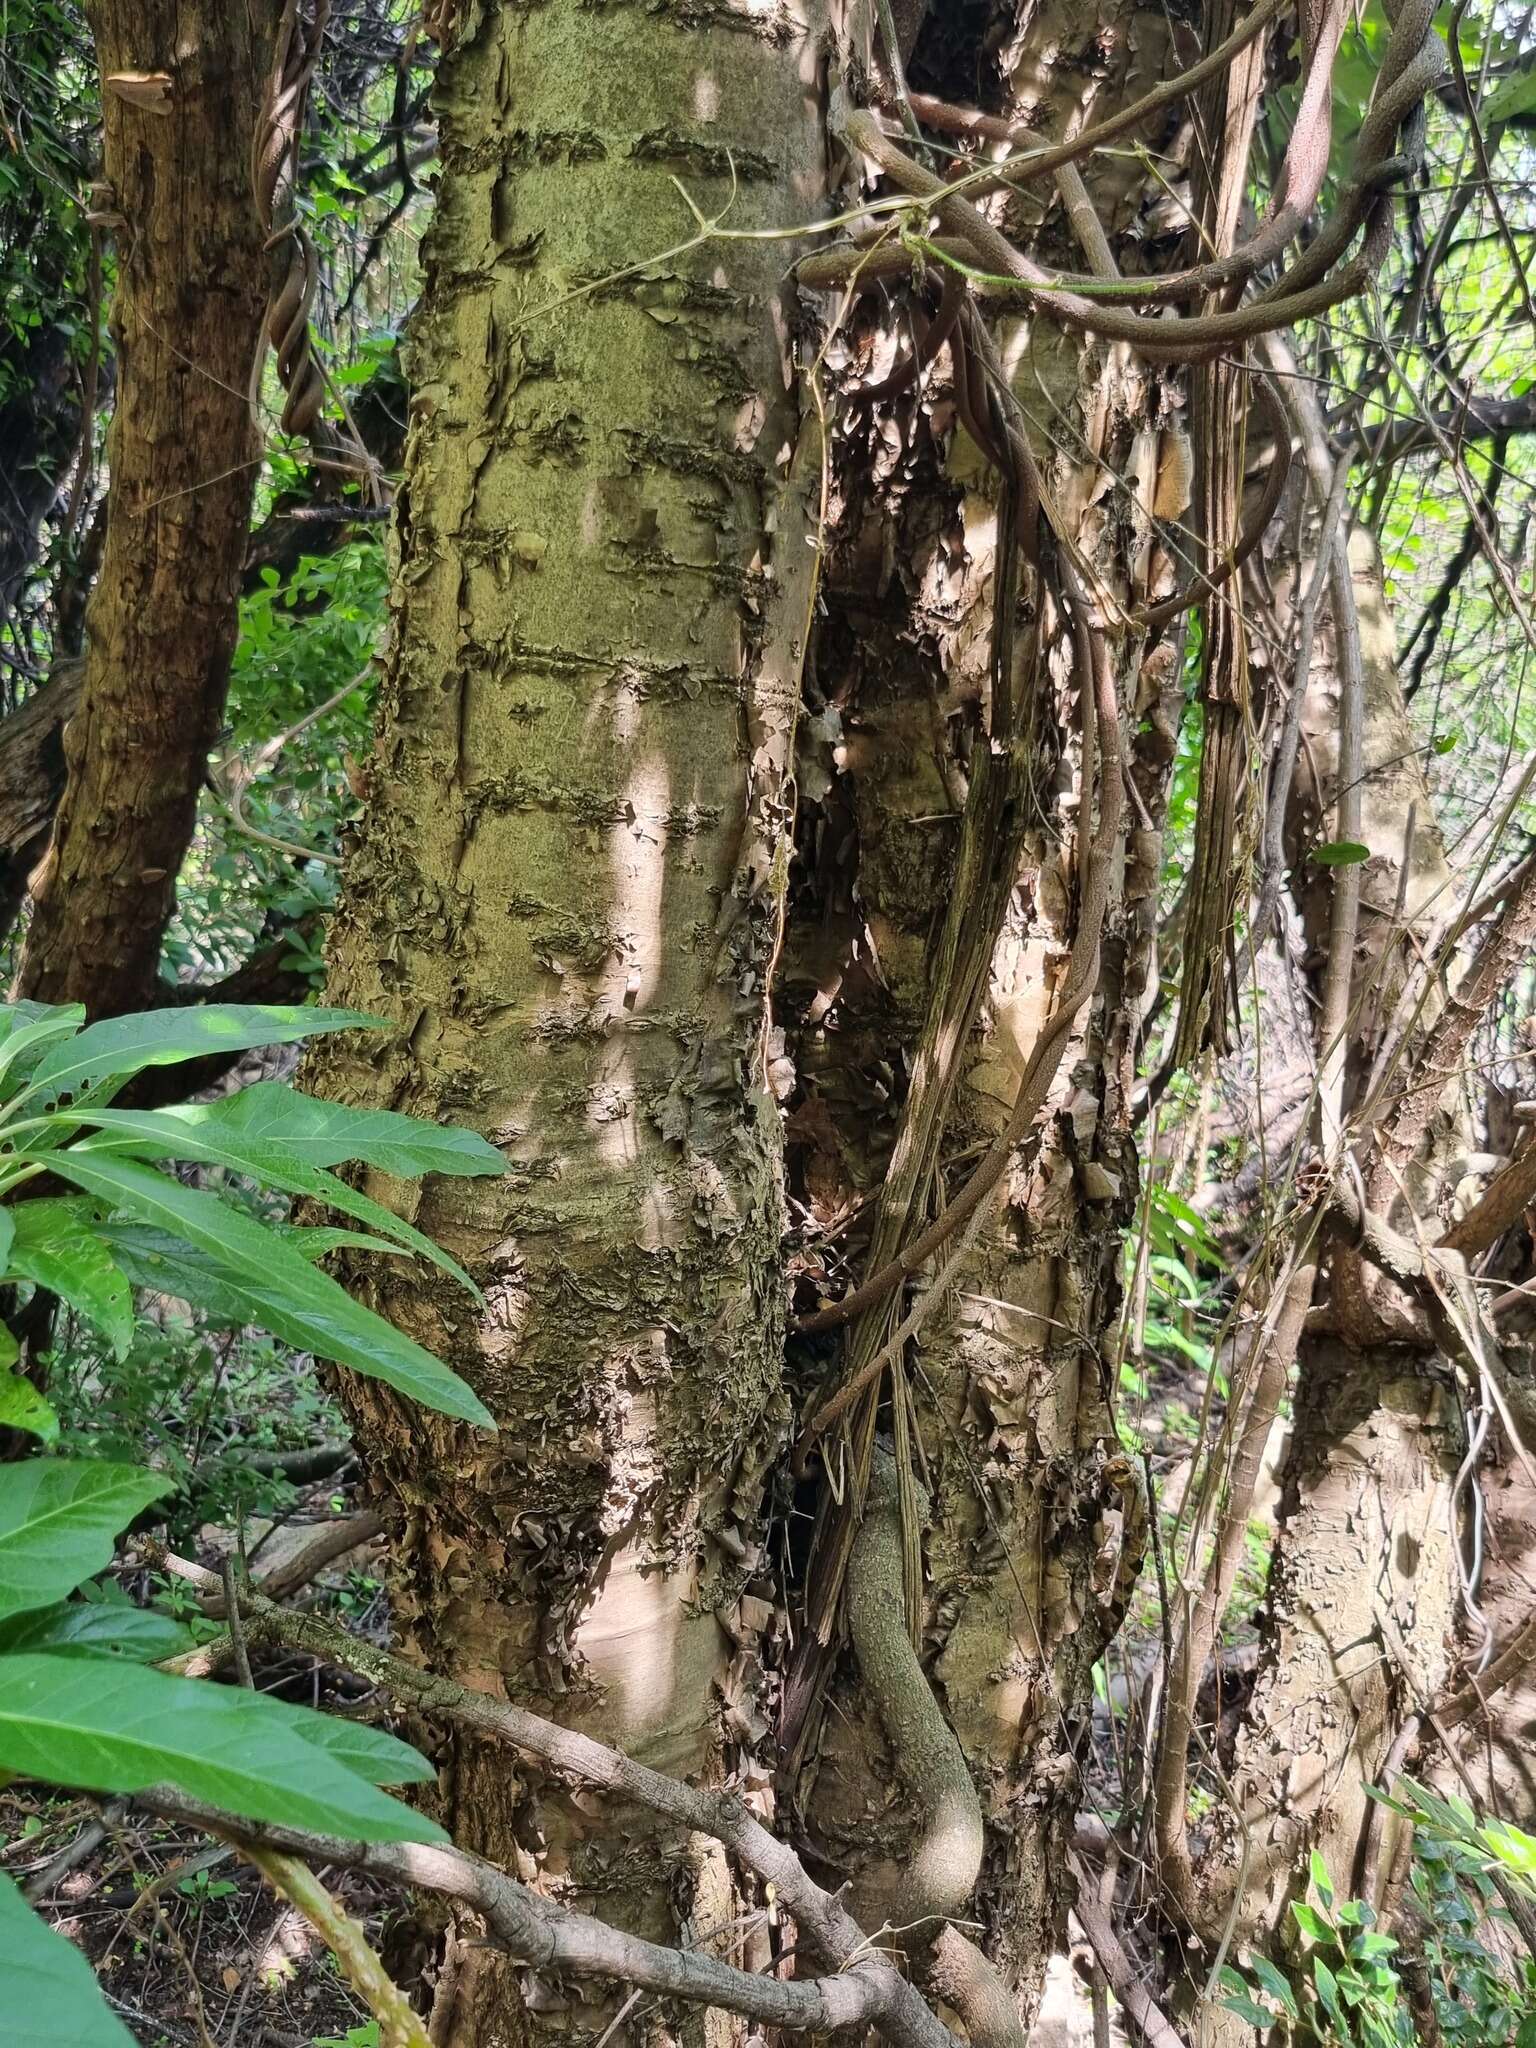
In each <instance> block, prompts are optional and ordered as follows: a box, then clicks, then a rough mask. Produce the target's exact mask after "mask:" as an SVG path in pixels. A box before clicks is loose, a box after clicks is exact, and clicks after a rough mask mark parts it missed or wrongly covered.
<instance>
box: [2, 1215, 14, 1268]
mask: <svg viewBox="0 0 1536 2048" xmlns="http://www.w3.org/2000/svg"><path fill="white" fill-rule="evenodd" d="M15 1235H16V1217H15V1212H14V1211H13V1210H11V1209H8V1208H7V1209H0V1274H4V1273H5V1262H6V1260H7V1259H8V1258H9V1256H10V1250H11V1239H12V1238H13V1237H14V1236H15Z"/></svg>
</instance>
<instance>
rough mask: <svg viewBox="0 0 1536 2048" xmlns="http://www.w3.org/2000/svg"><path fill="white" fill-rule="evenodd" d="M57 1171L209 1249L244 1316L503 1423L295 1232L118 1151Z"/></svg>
mask: <svg viewBox="0 0 1536 2048" xmlns="http://www.w3.org/2000/svg"><path fill="white" fill-rule="evenodd" d="M55 1169H56V1171H57V1172H58V1173H59V1174H60V1175H62V1176H63V1178H64V1179H66V1180H71V1181H73V1182H74V1183H75V1185H76V1186H77V1187H82V1188H85V1189H86V1190H87V1191H88V1192H89V1193H91V1194H96V1195H102V1196H104V1197H106V1198H107V1199H108V1200H110V1201H113V1202H115V1203H116V1204H117V1205H118V1207H120V1208H122V1209H125V1210H127V1211H129V1212H130V1213H131V1214H133V1215H135V1216H137V1217H139V1218H141V1219H142V1220H143V1221H144V1222H146V1223H152V1224H154V1225H155V1226H156V1227H157V1228H159V1229H162V1230H169V1231H170V1232H171V1233H172V1234H173V1235H174V1236H176V1237H179V1238H182V1239H184V1240H185V1241H186V1242H187V1243H188V1244H190V1245H192V1246H193V1247H194V1248H195V1249H196V1250H198V1251H200V1252H202V1253H203V1254H204V1255H205V1257H206V1258H207V1259H209V1260H211V1261H212V1264H213V1267H214V1269H215V1270H214V1272H213V1273H212V1275H211V1276H210V1277H211V1278H212V1280H213V1281H214V1282H215V1284H216V1285H217V1286H218V1287H219V1288H220V1289H221V1290H222V1291H224V1292H225V1293H226V1294H227V1295H229V1296H231V1297H233V1296H236V1295H238V1296H240V1297H243V1299H244V1303H245V1313H244V1314H243V1316H242V1318H241V1319H242V1320H243V1321H246V1322H253V1323H260V1324H261V1326H262V1327H263V1329H267V1330H270V1331H271V1333H272V1335H273V1336H274V1337H279V1338H281V1339H282V1341H283V1342H284V1343H285V1344H293V1345H295V1346H296V1347H297V1348H298V1349H300V1350H302V1351H313V1352H315V1353H317V1354H318V1355H319V1356H320V1357H321V1358H330V1359H334V1360H335V1361H336V1363H337V1364H338V1365H347V1366H350V1367H351V1368H352V1370H353V1371H354V1372H360V1373H364V1374H366V1375H368V1377H370V1378H372V1379H380V1380H383V1381H385V1382H386V1383H387V1384H388V1385H389V1386H392V1387H397V1388H398V1389H399V1390H400V1392H401V1393H402V1394H409V1395H410V1396H411V1398H412V1399H413V1400H415V1401H420V1402H421V1403H422V1405H423V1406H424V1407H427V1408H436V1409H438V1410H440V1411H441V1412H442V1413H443V1414H444V1415H454V1416H457V1417H458V1418H459V1419H460V1420H461V1421H464V1422H476V1423H479V1424H481V1425H482V1427H484V1428H488V1429H494V1428H495V1423H494V1422H493V1421H492V1418H491V1415H490V1412H489V1410H488V1409H487V1408H486V1407H485V1405H484V1403H483V1402H481V1401H480V1400H479V1398H478V1397H477V1396H476V1395H475V1394H474V1393H473V1392H472V1391H471V1389H470V1388H469V1387H467V1386H466V1385H465V1384H464V1382H463V1380H461V1379H460V1378H459V1376H458V1374H457V1373H455V1372H450V1371H449V1369H448V1367H447V1366H446V1365H444V1364H443V1363H442V1361H441V1360H440V1359H436V1358H434V1357H433V1356H432V1354H431V1352H430V1351H424V1350H423V1349H422V1348H421V1346H420V1345H419V1344H415V1343H413V1342H412V1341H411V1339H410V1338H409V1337H406V1336H403V1335H402V1334H401V1332H400V1331H398V1330H397V1329H396V1328H395V1327H394V1325H393V1324H392V1323H387V1322H385V1320H384V1318H383V1317H382V1316H377V1315H375V1314H374V1313H373V1311H372V1310H371V1309H366V1308H364V1307H363V1306H362V1304H361V1303H360V1302H356V1301H353V1299H352V1298H351V1296H350V1295H349V1294H348V1293H347V1292H346V1290H345V1289H344V1288H342V1287H339V1286H338V1285H337V1284H336V1282H335V1281H334V1280H333V1279H331V1277H330V1275H329V1274H327V1273H322V1272H321V1271H320V1270H319V1269H318V1268H317V1267H315V1266H312V1265H310V1263H309V1261H308V1260H307V1259H305V1258H302V1257H301V1256H300V1255H299V1253H298V1252H296V1251H295V1250H294V1249H293V1245H292V1243H291V1242H290V1240H288V1239H287V1238H285V1237H282V1236H280V1235H279V1234H278V1233H277V1232H276V1231H272V1230H267V1229H264V1228H263V1227H262V1225H261V1224H259V1223H253V1222H252V1220H251V1219H250V1217H248V1216H242V1215H241V1214H240V1212H239V1210H238V1209H234V1208H231V1207H230V1205H229V1204H228V1203H227V1202H220V1201H218V1200H217V1199H216V1198H215V1197H214V1196H213V1195H207V1194H204V1193H202V1191H201V1190H200V1189H197V1188H184V1187H182V1185H181V1184H180V1182H179V1181H174V1180H168V1179H167V1178H166V1176H165V1175H164V1174H161V1173H155V1172H153V1171H152V1170H151V1169H150V1168H149V1167H145V1166H140V1165H139V1164H138V1162H137V1161H136V1160H133V1159H119V1158H117V1157H116V1156H115V1155H113V1154H111V1153H104V1152H103V1153H93V1154H91V1155H90V1156H89V1157H88V1158H87V1157H82V1156H81V1155H80V1154H79V1153H78V1151H77V1150H76V1149H75V1148H73V1147H72V1148H71V1149H70V1150H68V1151H66V1152H61V1153H59V1154H58V1156H57V1159H56V1161H55ZM161 1284H162V1285H163V1286H164V1287H165V1288H166V1290H167V1291H168V1292H171V1293H177V1294H180V1295H181V1296H182V1297H183V1299H185V1300H189V1301H190V1300H192V1298H193V1297H192V1294H191V1292H190V1291H189V1288H188V1287H183V1286H182V1285H181V1284H180V1281H179V1280H178V1277H177V1273H176V1269H175V1268H174V1267H173V1268H172V1270H171V1272H170V1273H168V1274H167V1275H166V1276H165V1278H164V1280H163V1281H162V1283H161Z"/></svg>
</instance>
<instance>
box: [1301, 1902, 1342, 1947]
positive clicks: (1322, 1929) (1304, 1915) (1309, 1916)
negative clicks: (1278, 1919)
mask: <svg viewBox="0 0 1536 2048" xmlns="http://www.w3.org/2000/svg"><path fill="white" fill-rule="evenodd" d="M1291 1913H1292V1916H1293V1917H1294V1919H1295V1922H1296V1925H1297V1926H1298V1927H1299V1928H1300V1929H1301V1931H1302V1933H1303V1934H1307V1935H1310V1936H1311V1938H1312V1939H1313V1941H1331V1940H1332V1939H1333V1930H1332V1929H1331V1928H1330V1927H1329V1925H1328V1923H1327V1921H1326V1920H1324V1918H1323V1917H1322V1915H1321V1914H1320V1913H1318V1912H1317V1911H1315V1910H1314V1908H1313V1907H1311V1906H1309V1905H1308V1904H1307V1903H1306V1901H1305V1900H1304V1899H1295V1900H1293V1901H1292V1904H1291Z"/></svg>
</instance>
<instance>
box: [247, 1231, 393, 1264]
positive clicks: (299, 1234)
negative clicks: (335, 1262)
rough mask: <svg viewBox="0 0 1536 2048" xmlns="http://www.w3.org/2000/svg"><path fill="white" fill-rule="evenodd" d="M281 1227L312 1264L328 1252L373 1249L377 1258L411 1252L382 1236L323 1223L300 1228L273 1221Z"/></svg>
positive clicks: (289, 1240)
mask: <svg viewBox="0 0 1536 2048" xmlns="http://www.w3.org/2000/svg"><path fill="white" fill-rule="evenodd" d="M273 1228H274V1229H275V1230H281V1231H282V1233H283V1235H284V1236H285V1237H286V1238H287V1240H288V1242H289V1243H290V1244H291V1245H292V1246H293V1248H294V1250H295V1251H296V1252H299V1253H301V1254H302V1255H303V1257H305V1258H306V1259H308V1260H309V1261H310V1263H311V1264H313V1263H314V1261H315V1260H316V1259H323V1258H325V1257H326V1255H327V1254H328V1253H330V1252H339V1251H347V1250H351V1251H360V1252H373V1253H375V1254H377V1255H378V1256H379V1257H380V1258H386V1259H408V1258H409V1257H410V1256H411V1254H410V1250H409V1248H408V1247H407V1246H405V1245H403V1244H386V1243H385V1241H384V1239H383V1238H382V1237H365V1236H364V1235H363V1233H362V1231H360V1230H332V1229H329V1228H327V1227H326V1226H324V1225H321V1226H318V1227H311V1228H308V1229H301V1228H300V1227H299V1226H298V1225H297V1224H293V1223H283V1224H274V1225H273Z"/></svg>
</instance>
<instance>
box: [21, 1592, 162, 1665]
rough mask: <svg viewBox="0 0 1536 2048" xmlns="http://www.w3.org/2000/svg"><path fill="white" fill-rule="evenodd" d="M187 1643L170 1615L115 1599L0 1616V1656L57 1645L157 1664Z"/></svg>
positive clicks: (68, 1603)
mask: <svg viewBox="0 0 1536 2048" xmlns="http://www.w3.org/2000/svg"><path fill="white" fill-rule="evenodd" d="M191 1642H192V1639H191V1637H190V1636H189V1635H188V1634H187V1631H186V1630H185V1629H184V1628H183V1627H182V1625H181V1623H180V1622H179V1621H172V1619H171V1617H170V1616H169V1615H168V1614H157V1613H156V1612H155V1610H154V1609H153V1608H152V1607H130V1606H126V1605H120V1604H119V1603H118V1602H117V1601H115V1600H113V1601H105V1600H69V1601H64V1602H62V1603H61V1604H60V1605H59V1606H57V1607H40V1608H37V1609H35V1610H34V1611H33V1612H32V1613H30V1614H13V1615H12V1616H11V1618H10V1619H9V1620H8V1621H0V1655H10V1654H13V1653H17V1652H20V1651H22V1650H56V1651H59V1652H61V1653H63V1652H71V1651H73V1652H79V1653H82V1654H87V1653H88V1654H90V1655H92V1656H98V1657H128V1658H131V1659H133V1660H134V1661H135V1662H137V1663H142V1664H158V1663H159V1662H160V1661H161V1659H162V1658H164V1657H178V1656H180V1654H181V1652H182V1651H183V1650H186V1649H190V1648H191Z"/></svg>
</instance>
